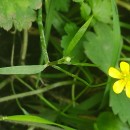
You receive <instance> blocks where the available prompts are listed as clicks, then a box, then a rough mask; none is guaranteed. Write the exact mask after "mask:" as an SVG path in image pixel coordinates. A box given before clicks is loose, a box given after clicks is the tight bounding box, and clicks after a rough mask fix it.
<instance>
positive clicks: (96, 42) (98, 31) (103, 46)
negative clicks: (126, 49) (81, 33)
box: [84, 23, 114, 73]
mask: <svg viewBox="0 0 130 130" xmlns="http://www.w3.org/2000/svg"><path fill="white" fill-rule="evenodd" d="M94 31H95V33H93V32H87V33H86V41H85V42H84V48H85V54H86V55H87V56H88V58H89V59H90V60H91V61H92V62H93V63H94V64H96V65H97V66H98V67H99V68H100V69H101V70H102V71H103V72H105V73H107V72H108V68H109V67H110V65H111V62H112V57H113V53H112V51H113V50H112V48H113V47H114V41H113V31H112V29H111V28H110V26H108V25H106V24H104V23H97V24H96V25H95V26H94Z"/></svg>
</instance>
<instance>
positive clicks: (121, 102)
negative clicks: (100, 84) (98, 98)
mask: <svg viewBox="0 0 130 130" xmlns="http://www.w3.org/2000/svg"><path fill="white" fill-rule="evenodd" d="M110 106H111V107H112V110H113V112H114V114H118V115H119V117H120V119H121V120H122V121H123V122H128V123H129V124H130V99H129V98H128V97H127V96H126V94H125V92H122V93H121V94H118V95H117V94H115V93H114V92H113V90H112V89H111V92H110Z"/></svg>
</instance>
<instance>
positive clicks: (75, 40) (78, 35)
mask: <svg viewBox="0 0 130 130" xmlns="http://www.w3.org/2000/svg"><path fill="white" fill-rule="evenodd" d="M92 18H93V16H91V17H90V18H89V19H88V21H87V22H86V23H85V24H84V25H83V26H82V27H81V28H80V29H79V30H78V32H77V33H76V34H75V36H74V37H73V39H72V40H71V42H70V43H69V45H68V47H67V49H66V50H65V52H64V55H65V56H67V55H69V54H70V52H71V51H72V50H73V49H74V47H75V46H76V45H77V43H78V42H79V40H80V39H81V37H82V36H83V35H84V33H85V31H86V30H87V28H88V26H89V25H90V23H91V20H92Z"/></svg>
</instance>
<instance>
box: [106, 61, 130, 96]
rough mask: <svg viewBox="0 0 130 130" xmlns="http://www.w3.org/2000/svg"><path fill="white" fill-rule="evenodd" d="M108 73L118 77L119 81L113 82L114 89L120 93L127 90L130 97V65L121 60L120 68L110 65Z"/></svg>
mask: <svg viewBox="0 0 130 130" xmlns="http://www.w3.org/2000/svg"><path fill="white" fill-rule="evenodd" d="M108 74H109V76H111V77H113V78H116V79H118V81H116V82H115V83H114V84H113V91H114V92H115V93H117V94H119V93H121V92H122V91H123V90H125V92H126V96H127V97H128V98H130V65H129V64H128V63H127V62H121V63H120V70H118V69H116V68H114V67H110V68H109V71H108Z"/></svg>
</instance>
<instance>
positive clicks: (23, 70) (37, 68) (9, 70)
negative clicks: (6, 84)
mask: <svg viewBox="0 0 130 130" xmlns="http://www.w3.org/2000/svg"><path fill="white" fill-rule="evenodd" d="M46 67H47V65H26V66H12V67H3V68H0V74H3V75H10V74H37V73H40V72H41V71H43V70H44V69H45V68H46Z"/></svg>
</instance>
